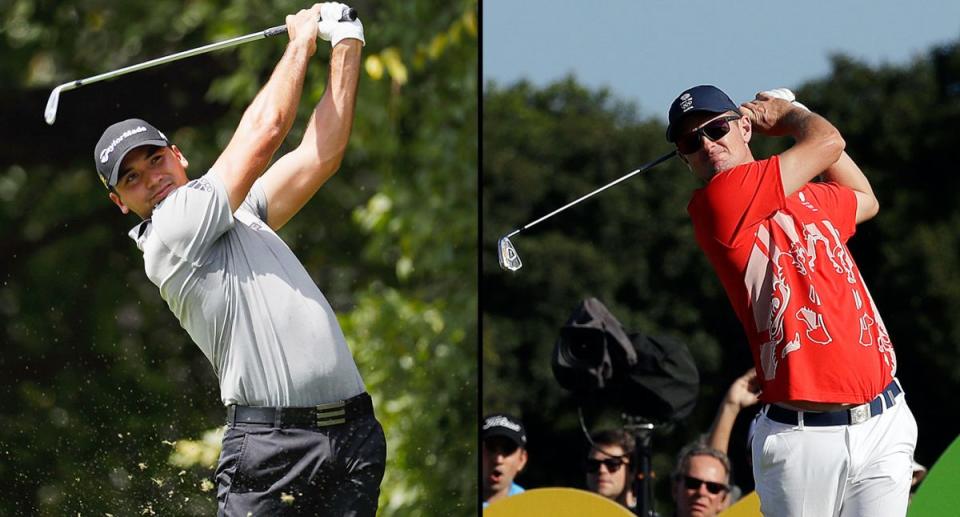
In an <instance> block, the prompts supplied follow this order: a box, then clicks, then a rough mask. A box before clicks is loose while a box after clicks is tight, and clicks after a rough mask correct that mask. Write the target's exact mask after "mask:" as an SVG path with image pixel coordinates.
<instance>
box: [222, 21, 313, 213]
mask: <svg viewBox="0 0 960 517" xmlns="http://www.w3.org/2000/svg"><path fill="white" fill-rule="evenodd" d="M319 17H320V6H319V5H315V6H314V7H312V8H311V9H304V10H301V11H300V12H298V13H297V14H296V15H291V16H287V34H288V36H289V38H290V41H289V43H288V44H287V48H286V50H285V51H284V53H283V57H281V58H280V62H279V63H277V66H276V67H275V68H274V69H273V74H272V75H271V76H270V79H269V80H268V81H267V84H266V85H264V87H263V88H262V89H261V90H260V93H258V94H257V96H256V97H255V98H254V99H253V102H252V103H251V104H250V106H249V107H248V108H247V110H246V111H245V112H244V113H243V117H242V118H241V119H240V125H239V126H238V127H237V130H236V132H235V133H234V134H233V137H232V138H231V139H230V143H229V144H227V148H226V149H224V151H223V153H222V154H221V155H220V157H219V158H217V161H216V163H214V164H213V168H212V170H213V171H215V172H216V174H218V175H219V176H220V178H221V179H222V180H223V183H224V185H225V186H226V188H227V194H228V195H229V197H230V209H231V210H234V211H236V210H237V208H239V207H240V204H241V203H243V200H244V199H245V198H246V197H247V193H248V192H249V191H250V187H251V186H252V185H253V182H254V181H256V179H257V178H258V177H260V175H261V174H262V173H263V171H264V169H266V168H267V165H269V163H270V160H271V159H272V158H273V154H274V153H275V152H276V151H277V149H278V148H279V147H280V144H281V143H282V142H283V140H284V138H286V136H287V132H289V131H290V126H292V125H293V121H294V119H295V118H296V115H297V105H298V104H299V103H300V94H301V92H302V91H303V78H304V75H305V74H306V71H307V65H308V64H309V62H310V57H311V56H313V54H314V53H315V52H316V51H317V32H318V30H319V29H318V27H317V20H318V19H319Z"/></svg>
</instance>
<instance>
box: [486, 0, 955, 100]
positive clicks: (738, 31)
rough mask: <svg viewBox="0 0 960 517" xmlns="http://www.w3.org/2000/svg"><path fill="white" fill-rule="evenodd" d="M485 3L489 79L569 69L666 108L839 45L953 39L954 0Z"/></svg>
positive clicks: (808, 75)
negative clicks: (696, 89) (699, 88)
mask: <svg viewBox="0 0 960 517" xmlns="http://www.w3.org/2000/svg"><path fill="white" fill-rule="evenodd" d="M481 4H482V9H483V18H482V20H483V21H482V23H483V48H482V51H483V54H482V63H483V78H484V84H486V82H487V81H489V80H493V81H495V82H496V83H497V84H499V85H502V86H506V85H509V84H512V83H514V82H516V81H518V80H520V79H527V80H529V81H531V82H532V83H533V84H535V85H538V86H543V85H546V84H549V83H550V82H553V81H556V80H558V79H562V78H564V77H566V76H568V75H570V74H573V75H574V76H575V77H576V79H577V80H578V81H579V82H580V83H581V84H583V85H585V86H587V87H589V88H591V89H596V88H600V87H607V88H609V89H610V91H611V92H612V93H613V94H614V96H615V97H616V98H617V99H619V100H625V101H630V102H633V103H634V104H635V105H637V106H638V107H639V109H640V113H641V115H643V116H654V117H658V118H661V119H665V118H666V112H667V109H668V108H669V105H670V103H671V102H672V101H673V99H674V98H675V97H676V96H677V95H678V94H679V93H680V92H681V91H683V90H684V89H686V88H688V87H690V86H694V85H697V84H714V85H716V86H718V87H720V88H721V89H723V90H725V91H726V92H727V93H728V94H729V95H730V97H732V98H733V100H734V101H736V102H743V101H746V100H749V99H751V98H753V96H754V94H755V93H756V92H758V91H761V90H768V89H772V88H777V87H787V88H798V87H799V86H801V85H802V84H804V83H805V82H806V81H809V80H813V79H820V78H823V77H826V76H827V75H828V74H829V72H830V61H829V58H830V56H831V55H833V54H835V53H842V54H845V55H847V56H850V57H853V58H855V59H857V60H858V61H861V62H865V63H867V64H869V65H871V66H878V65H882V64H905V63H909V62H910V61H911V59H913V58H915V57H918V56H922V55H923V54H924V53H925V52H926V51H927V50H929V49H930V48H932V47H933V46H935V45H938V44H945V43H950V42H953V41H955V40H957V39H958V38H960V2H958V1H957V0H923V1H918V2H904V1H903V0H899V1H894V0H834V1H832V2H828V1H822V0H808V1H802V0H796V1H793V2H776V1H766V2H759V1H755V0H730V1H722V0H715V1H708V0H697V1H680V0H603V1H596V2H587V1H582V0H581V1H579V2H574V1H570V0H483V1H482V2H481ZM907 6H909V7H907ZM798 100H800V101H801V102H802V101H803V99H798Z"/></svg>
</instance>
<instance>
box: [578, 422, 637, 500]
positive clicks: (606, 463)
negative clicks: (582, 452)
mask: <svg viewBox="0 0 960 517" xmlns="http://www.w3.org/2000/svg"><path fill="white" fill-rule="evenodd" d="M590 439H591V440H592V442H593V447H591V448H590V451H589V452H588V453H587V457H586V459H585V460H584V471H585V472H586V475H587V490H589V491H591V492H595V493H597V494H600V495H602V496H603V497H606V498H607V499H611V500H613V501H615V502H617V503H619V504H621V505H623V506H626V507H627V508H634V507H635V506H636V505H637V501H636V498H635V497H634V494H633V487H632V484H633V483H632V481H633V473H634V472H635V469H634V465H633V463H631V459H632V457H633V450H634V446H635V442H634V438H633V436H632V435H631V434H630V433H628V432H626V431H624V430H622V429H610V430H605V431H599V432H597V433H595V434H593V436H591V437H590Z"/></svg>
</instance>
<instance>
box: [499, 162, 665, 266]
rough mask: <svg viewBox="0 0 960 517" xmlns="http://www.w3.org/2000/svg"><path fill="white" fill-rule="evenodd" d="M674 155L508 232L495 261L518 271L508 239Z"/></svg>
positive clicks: (502, 240)
mask: <svg viewBox="0 0 960 517" xmlns="http://www.w3.org/2000/svg"><path fill="white" fill-rule="evenodd" d="M676 155H677V150H676V149H674V150H672V151H670V152H669V153H667V154H665V155H663V156H661V157H659V158H657V159H656V160H653V161H652V162H650V163H647V164H644V165H641V166H640V168H639V169H636V170H634V171H632V172H630V173H628V174H626V175H624V176H621V177H619V178H617V179H615V180H613V181H611V182H610V183H607V184H606V185H604V186H602V187H600V188H598V189H596V190H594V191H592V192H590V193H587V194H584V195H583V196H580V197H579V198H577V199H576V200H574V201H571V202H569V203H567V204H566V205H563V206H562V207H560V208H558V209H556V210H554V211H553V212H550V213H549V214H547V215H545V216H543V217H541V218H539V219H536V220H534V221H531V222H529V223H527V224H525V225H523V226H522V227H520V228H517V229H516V230H514V231H512V232H510V233H508V234H506V235H504V236H503V237H501V238H500V240H499V241H498V242H497V259H498V260H499V261H500V267H501V268H502V269H509V270H510V271H516V270H518V269H520V268H521V267H523V262H521V261H520V255H519V254H517V250H516V248H514V247H513V243H511V242H510V237H513V236H514V235H516V234H518V233H520V232H522V231H523V230H526V229H527V228H531V227H533V226H536V225H537V224H540V223H541V222H543V221H545V220H547V219H550V218H551V217H553V216H555V215H557V214H559V213H560V212H563V211H564V210H566V209H568V208H570V207H572V206H574V205H576V204H578V203H580V202H581V201H583V200H585V199H588V198H590V197H593V196H595V195H596V194H599V193H601V192H603V191H604V190H607V189H608V188H610V187H612V186H614V185H616V184H618V183H620V182H622V181H626V180H628V179H630V178H631V177H633V176H634V175H637V174H640V173H641V172H644V171H647V170H650V169H651V168H653V167H656V166H657V165H659V164H661V163H663V162H665V161H667V160H669V159H670V158H673V157H674V156H676Z"/></svg>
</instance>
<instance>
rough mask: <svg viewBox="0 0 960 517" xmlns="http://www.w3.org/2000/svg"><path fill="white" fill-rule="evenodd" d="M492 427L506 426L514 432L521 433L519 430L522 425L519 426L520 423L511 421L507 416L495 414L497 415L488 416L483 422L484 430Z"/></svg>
mask: <svg viewBox="0 0 960 517" xmlns="http://www.w3.org/2000/svg"><path fill="white" fill-rule="evenodd" d="M491 427H506V428H507V429H510V430H511V431H513V432H515V433H519V432H520V426H519V425H517V424H515V423H513V422H511V421H510V420H508V419H507V418H505V417H502V416H495V417H491V418H488V419H487V420H486V421H485V422H484V423H483V430H484V431H486V430H487V429H490V428H491Z"/></svg>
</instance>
